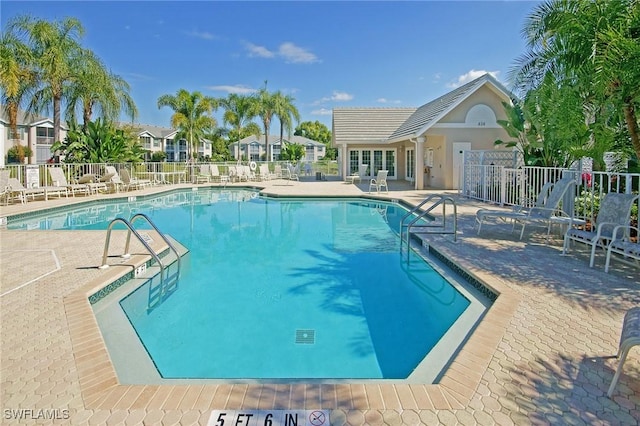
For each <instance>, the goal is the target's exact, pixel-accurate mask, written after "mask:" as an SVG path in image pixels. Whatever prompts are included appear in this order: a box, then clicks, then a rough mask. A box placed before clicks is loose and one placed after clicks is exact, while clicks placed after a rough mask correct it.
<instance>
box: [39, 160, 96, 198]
mask: <svg viewBox="0 0 640 426" xmlns="http://www.w3.org/2000/svg"><path fill="white" fill-rule="evenodd" d="M47 169H48V170H49V176H51V182H53V185H54V186H64V187H66V188H67V190H68V191H69V192H70V193H71V196H72V197H75V196H76V193H80V194H84V195H89V186H88V185H87V184H86V183H69V181H67V177H66V176H65V174H64V170H62V169H61V168H60V167H47Z"/></svg>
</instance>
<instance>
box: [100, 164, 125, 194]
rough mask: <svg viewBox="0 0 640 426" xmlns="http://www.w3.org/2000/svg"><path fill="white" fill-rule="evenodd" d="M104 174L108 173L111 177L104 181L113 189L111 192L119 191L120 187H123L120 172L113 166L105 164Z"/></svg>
mask: <svg viewBox="0 0 640 426" xmlns="http://www.w3.org/2000/svg"><path fill="white" fill-rule="evenodd" d="M104 169H105V172H106V173H105V175H110V176H111V178H110V179H109V180H108V181H106V183H107V186H108V187H109V186H110V187H111V188H112V189H113V192H120V189H121V188H125V186H126V185H125V184H124V182H123V181H122V179H121V178H120V174H119V173H118V171H117V170H116V168H115V167H114V166H105V168H104Z"/></svg>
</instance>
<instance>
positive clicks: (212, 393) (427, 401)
mask: <svg viewBox="0 0 640 426" xmlns="http://www.w3.org/2000/svg"><path fill="white" fill-rule="evenodd" d="M445 254H446V253H445ZM145 257H146V256H141V257H140V258H138V259H131V260H130V261H129V262H127V264H128V266H127V267H128V268H131V267H133V268H135V266H131V265H130V264H132V263H134V262H140V263H144V262H145V261H146V259H145ZM456 263H457V264H458V266H459V267H461V268H462V269H463V270H464V271H465V272H467V273H469V274H470V275H472V276H474V277H476V278H477V279H479V280H480V281H482V282H483V283H484V284H485V285H486V286H487V287H489V288H490V289H492V290H493V291H494V292H495V293H496V294H498V297H497V298H496V300H495V301H494V302H493V304H492V306H491V307H490V308H489V309H488V310H487V312H486V313H485V315H484V316H483V318H481V319H480V321H479V322H478V324H477V325H476V327H475V328H474V330H473V332H472V333H471V334H470V336H468V338H467V340H466V341H465V342H463V344H462V345H461V347H460V349H459V350H458V351H457V353H456V355H455V356H454V357H453V358H452V359H451V361H450V362H449V364H448V366H447V367H446V370H445V371H444V373H443V374H442V376H441V378H440V381H439V383H438V384H427V385H425V384H415V383H413V384H404V383H384V382H380V381H371V382H359V381H358V383H317V382H314V383H301V382H300V381H292V382H290V383H282V382H277V383H220V384H203V383H195V384H184V382H181V383H176V384H161V385H158V384H154V385H124V384H121V383H120V382H119V380H118V378H117V374H116V371H115V369H114V367H113V364H112V362H111V358H110V356H109V353H108V350H107V347H106V345H105V342H104V340H103V337H102V334H101V332H100V329H99V326H98V323H97V320H96V318H95V315H94V313H93V310H92V308H91V305H90V303H89V299H88V298H89V296H90V295H91V294H93V293H95V292H96V291H97V290H99V289H100V288H102V287H104V286H106V285H108V284H109V283H110V282H112V281H113V280H114V279H117V275H118V273H122V274H124V273H127V271H125V269H126V268H119V271H117V270H116V269H115V268H114V269H113V270H112V271H110V272H109V273H106V274H104V275H103V276H101V277H100V278H99V279H95V280H93V281H91V282H89V283H87V284H85V285H83V286H82V287H80V288H79V289H77V290H75V291H74V292H72V293H71V294H69V295H68V296H67V297H65V298H64V304H65V312H66V316H67V322H68V325H69V333H70V337H71V342H72V348H73V353H74V359H75V363H76V367H77V371H78V379H79V384H80V391H81V394H82V398H83V401H84V404H85V406H86V407H87V408H109V409H128V408H132V407H139V406H146V405H147V404H149V403H150V401H152V400H153V401H154V403H155V404H156V405H157V408H159V409H167V410H170V409H178V408H180V409H214V408H218V409H220V408H224V409H293V408H298V409H302V408H323V409H332V408H352V409H380V408H387V409H388V408H400V407H403V408H405V409H406V408H408V407H410V406H412V405H415V408H417V409H462V408H464V407H465V406H466V404H467V403H468V402H469V400H470V399H471V397H472V396H473V395H474V393H475V391H476V389H477V387H478V385H479V383H480V379H481V377H482V375H483V374H484V371H485V370H486V369H487V367H488V365H489V362H490V360H491V358H492V356H493V354H494V352H495V350H496V349H497V346H498V343H499V341H500V340H501V338H502V336H503V334H504V332H505V330H506V327H507V325H508V323H509V321H510V320H511V318H512V316H513V313H514V312H515V310H516V308H517V306H518V303H519V300H520V299H519V296H518V295H517V294H516V293H515V292H513V291H512V290H510V289H509V288H508V287H507V286H506V285H503V283H501V282H499V280H496V279H495V278H493V277H490V276H489V275H488V274H485V273H483V272H482V271H481V270H479V269H477V268H473V267H472V266H470V265H464V264H461V263H460V262H459V261H458V260H456ZM89 316H90V318H89ZM170 395H173V396H174V397H171V398H169V396H170ZM176 395H180V398H178V399H179V400H180V401H181V402H180V406H179V407H178V406H174V405H171V404H170V403H169V401H174V400H175V399H176V398H175V396H176ZM299 395H304V397H303V398H300V397H299ZM314 401H315V402H314ZM301 405H302V406H301Z"/></svg>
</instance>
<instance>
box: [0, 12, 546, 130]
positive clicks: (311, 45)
mask: <svg viewBox="0 0 640 426" xmlns="http://www.w3.org/2000/svg"><path fill="white" fill-rule="evenodd" d="M536 4H537V3H536V2H530V1H393V2H392V1H374V2H368V1H280V2H273V1H256V2H248V1H233V2H231V1H135V2H134V1H44V2H43V1H25V0H22V1H7V0H2V2H0V23H1V25H2V29H3V30H4V28H5V25H6V23H7V21H8V20H10V19H12V18H13V17H15V16H19V15H25V14H28V15H31V16H33V17H36V18H42V19H47V20H60V19H63V18H65V17H74V18H77V19H79V20H80V22H81V23H82V25H83V27H84V29H85V34H84V37H83V38H82V39H81V43H82V45H83V46H84V47H85V48H88V49H91V50H92V51H93V52H94V53H96V54H97V55H98V56H99V57H100V58H101V59H102V61H103V62H104V63H105V64H106V66H107V67H108V68H109V69H110V70H111V71H112V72H113V73H115V74H118V75H119V76H121V77H122V78H124V79H125V80H126V81H127V82H128V83H129V84H130V86H131V92H130V93H131V96H132V97H133V99H134V101H135V103H136V105H137V107H138V110H139V115H138V118H137V120H136V122H137V123H143V124H150V125H156V126H164V127H170V119H171V115H172V111H171V109H170V108H168V107H163V108H161V109H159V108H158V106H157V100H158V98H159V97H160V96H162V95H165V94H176V93H177V91H178V90H180V89H186V90H188V91H190V92H193V91H199V92H201V93H202V94H203V95H205V96H213V97H218V98H222V97H226V96H227V95H228V94H229V93H240V94H250V93H252V92H254V91H255V90H257V89H260V88H262V87H264V86H265V83H266V85H267V89H268V90H269V91H272V92H273V91H276V90H280V91H282V92H283V93H284V94H288V95H291V96H292V97H293V98H294V99H295V101H294V104H295V106H296V107H297V108H298V110H299V112H300V115H301V121H316V120H318V121H320V122H321V123H323V124H325V125H327V127H329V129H331V112H332V109H333V108H338V107H381V108H385V107H386V108H389V107H418V106H420V105H423V104H425V103H427V102H429V101H431V100H433V99H435V98H437V97H439V96H441V95H443V94H445V93H447V92H448V91H450V90H452V89H454V88H455V87H457V86H459V85H461V84H464V83H466V82H467V81H470V80H472V79H474V78H476V77H479V76H480V75H482V74H484V73H486V72H489V73H491V74H492V75H493V76H494V77H496V78H497V79H498V80H499V81H501V82H502V83H503V84H505V85H506V86H507V87H509V80H508V74H509V70H510V69H511V68H512V67H513V65H514V62H515V60H516V59H517V58H518V57H519V56H520V55H521V54H523V53H524V52H525V50H526V46H525V42H524V39H523V37H522V35H521V30H522V27H523V25H524V22H525V19H526V17H527V15H528V14H529V13H530V12H531V11H532V10H533V8H534V7H535V5H536ZM215 116H216V118H218V121H219V124H220V125H222V111H218V112H217V113H216V114H215ZM257 122H258V121H257ZM271 133H277V132H275V131H274V130H273V128H272V132H271Z"/></svg>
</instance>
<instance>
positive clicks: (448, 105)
mask: <svg viewBox="0 0 640 426" xmlns="http://www.w3.org/2000/svg"><path fill="white" fill-rule="evenodd" d="M485 85H488V86H489V87H490V88H491V89H493V91H494V92H496V95H498V96H501V97H503V98H504V99H505V100H508V99H510V98H512V95H511V93H510V92H509V91H508V90H507V89H506V88H505V87H504V86H503V85H502V84H500V83H499V82H498V81H497V80H496V79H495V78H493V77H492V76H491V75H490V74H484V75H483V76H481V77H479V78H477V79H475V80H473V81H470V82H469V83H467V84H464V85H462V86H460V87H458V88H457V89H454V90H452V91H451V92H449V93H446V94H444V95H443V96H440V97H439V98H437V99H434V100H433V101H431V102H429V103H427V104H424V105H422V106H421V107H420V108H418V109H417V110H416V111H415V113H413V114H412V115H411V116H410V117H409V118H408V119H407V120H406V121H405V122H404V123H402V125H401V126H399V127H398V128H397V129H396V130H395V131H394V132H393V134H392V135H391V136H389V139H388V142H397V141H401V140H407V139H411V138H416V137H418V136H420V135H422V134H424V132H426V131H427V130H428V129H429V128H430V127H431V126H433V125H434V124H436V123H437V122H438V121H439V120H440V119H441V118H442V117H444V116H445V115H446V114H447V113H449V112H450V111H452V110H453V109H454V108H455V107H457V106H458V105H460V104H461V103H462V102H463V101H464V100H465V99H467V98H469V96H471V95H472V94H474V93H475V92H477V91H478V89H480V88H481V87H483V86H485Z"/></svg>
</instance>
